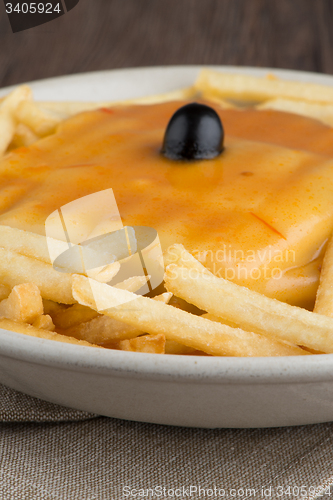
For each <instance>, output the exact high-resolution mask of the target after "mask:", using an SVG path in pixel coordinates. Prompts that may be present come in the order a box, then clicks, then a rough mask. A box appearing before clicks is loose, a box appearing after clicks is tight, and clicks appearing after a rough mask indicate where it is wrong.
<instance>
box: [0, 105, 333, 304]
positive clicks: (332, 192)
mask: <svg viewBox="0 0 333 500" xmlns="http://www.w3.org/2000/svg"><path fill="white" fill-rule="evenodd" d="M182 104H183V103H179V102H172V103H164V104H159V105H152V106H131V107H119V108H113V109H107V110H98V111H93V112H87V113H82V114H79V115H77V116H75V117H73V118H71V119H69V120H67V121H66V122H64V123H63V124H62V125H61V126H60V127H59V129H58V131H57V133H56V134H55V135H53V136H50V137H48V138H46V139H43V140H41V141H39V142H37V143H35V144H34V145H32V146H31V147H29V148H21V149H18V150H15V151H14V152H12V153H11V154H9V155H8V156H7V157H6V158H5V159H4V160H3V161H2V162H1V163H0V185H1V192H0V210H1V212H0V213H1V215H0V223H1V224H4V225H9V226H11V227H16V228H20V229H26V230H29V231H33V232H36V233H39V234H45V229H44V224H45V220H46V218H47V217H48V215H49V214H50V213H52V212H53V211H54V210H56V209H58V208H60V207H61V206H62V205H64V204H66V203H68V202H70V201H73V200H75V199H77V198H80V197H82V196H86V195H88V194H91V193H94V192H97V191H100V190H103V189H107V188H112V189H113V191H114V194H115V198H116V200H117V204H118V208H119V211H120V215H121V217H122V220H123V223H124V225H145V226H150V227H153V228H155V229H156V230H157V231H158V234H159V237H160V240H161V243H162V246H163V247H164V248H165V247H166V246H168V245H169V244H171V243H182V244H184V246H185V247H186V248H187V249H188V250H189V251H191V252H193V253H194V255H196V256H197V257H198V258H199V259H200V260H201V261H202V262H203V263H204V264H205V265H206V266H207V267H209V268H210V269H211V270H212V271H213V272H214V273H215V274H216V275H218V276H224V277H227V278H228V279H231V280H232V281H235V282H237V283H239V284H241V285H245V286H248V287H249V288H251V289H253V290H257V291H259V292H261V293H264V294H266V295H268V296H270V297H275V298H277V299H279V300H283V301H287V302H289V303H291V304H297V305H301V306H305V307H311V305H312V304H313V301H314V297H315V292H316V288H317V285H318V277H319V268H320V263H321V258H322V251H323V247H324V245H325V242H326V241H327V239H328V237H329V236H330V233H331V232H332V228H333V203H332V200H333V161H332V158H333V130H332V129H331V128H329V127H327V126H325V125H323V124H321V123H319V122H317V121H315V120H311V119H307V118H304V117H300V116H297V115H292V114H288V113H282V112H277V111H254V110H243V111H237V110H231V109H228V110H218V109H217V107H216V106H215V108H216V110H217V111H218V112H219V114H220V116H221V119H222V121H223V124H224V128H225V132H226V138H225V151H224V152H223V154H222V155H220V156H219V157H218V158H215V159H213V160H204V161H196V162H174V161H171V160H168V159H166V158H164V157H162V156H161V154H160V148H161V144H162V139H163V135H164V131H165V128H166V125H167V123H168V121H169V119H170V117H171V116H172V114H173V113H174V112H175V111H176V109H178V108H179V107H180V106H181V105H182Z"/></svg>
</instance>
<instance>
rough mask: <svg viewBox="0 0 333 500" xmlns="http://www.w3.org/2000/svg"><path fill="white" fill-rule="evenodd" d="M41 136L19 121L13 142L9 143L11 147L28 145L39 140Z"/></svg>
mask: <svg viewBox="0 0 333 500" xmlns="http://www.w3.org/2000/svg"><path fill="white" fill-rule="evenodd" d="M38 139H39V137H38V136H37V135H36V134H35V133H34V132H33V131H32V130H31V129H30V128H29V127H27V126H26V125H24V124H23V123H19V124H18V125H16V127H15V131H14V135H13V137H12V140H11V143H10V144H9V148H10V149H15V148H21V147H28V146H30V145H31V144H33V143H34V142H36V141H38Z"/></svg>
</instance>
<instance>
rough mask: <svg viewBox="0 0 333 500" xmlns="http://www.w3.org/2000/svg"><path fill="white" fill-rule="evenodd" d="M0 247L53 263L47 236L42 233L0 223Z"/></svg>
mask: <svg viewBox="0 0 333 500" xmlns="http://www.w3.org/2000/svg"><path fill="white" fill-rule="evenodd" d="M54 242H56V240H54ZM0 247H3V248H6V249H7V250H11V251H14V252H16V253H19V254H22V255H25V256H27V257H31V258H33V259H38V260H41V261H42V262H45V263H47V264H51V259H50V254H49V251H48V247H47V241H46V237H45V236H42V235H40V234H36V233H32V232H30V231H24V230H23V229H16V228H13V227H9V226H3V225H0Z"/></svg>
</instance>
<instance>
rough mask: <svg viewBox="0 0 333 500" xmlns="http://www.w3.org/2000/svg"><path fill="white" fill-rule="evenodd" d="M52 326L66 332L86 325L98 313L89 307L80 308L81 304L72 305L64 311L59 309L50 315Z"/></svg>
mask: <svg viewBox="0 0 333 500" xmlns="http://www.w3.org/2000/svg"><path fill="white" fill-rule="evenodd" d="M51 316H52V319H53V321H54V324H55V325H56V327H57V328H59V329H60V330H67V329H68V328H72V327H73V326H76V325H80V323H86V322H87V321H90V320H92V319H94V318H96V316H98V313H97V312H96V311H94V310H93V309H90V307H85V306H81V304H74V305H72V306H70V307H68V308H66V309H60V310H59V311H56V312H55V313H53V314H52V313H51Z"/></svg>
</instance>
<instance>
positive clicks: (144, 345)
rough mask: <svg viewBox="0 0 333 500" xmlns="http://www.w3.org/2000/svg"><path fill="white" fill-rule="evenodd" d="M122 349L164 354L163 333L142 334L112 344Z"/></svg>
mask: <svg viewBox="0 0 333 500" xmlns="http://www.w3.org/2000/svg"><path fill="white" fill-rule="evenodd" d="M114 347H115V348H117V349H120V350H122V351H132V352H148V353H151V354H165V335H163V334H162V333H159V334H157V335H142V336H141V337H136V338H135V339H130V340H120V341H119V342H118V344H117V345H115V346H114Z"/></svg>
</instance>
